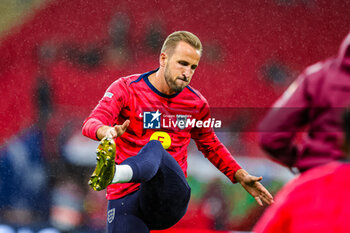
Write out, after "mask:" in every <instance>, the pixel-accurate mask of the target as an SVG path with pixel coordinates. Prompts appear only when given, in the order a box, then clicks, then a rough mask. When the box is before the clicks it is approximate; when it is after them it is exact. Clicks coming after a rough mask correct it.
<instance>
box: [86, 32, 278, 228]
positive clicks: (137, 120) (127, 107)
mask: <svg viewBox="0 0 350 233" xmlns="http://www.w3.org/2000/svg"><path fill="white" fill-rule="evenodd" d="M201 54H202V45H201V42H200V40H199V39H198V37H197V36H195V35H194V34H192V33H190V32H187V31H177V32H174V33H172V34H170V35H169V36H168V37H167V39H166V40H165V42H164V44H163V47H162V50H161V54H160V56H159V68H158V69H156V70H153V71H150V72H147V73H144V74H141V75H139V74H136V75H131V76H128V77H122V78H120V79H118V80H116V81H115V82H114V83H112V85H111V86H110V87H109V88H108V89H107V91H106V93H105V95H104V96H103V98H102V99H101V100H100V102H99V103H98V105H97V106H96V108H95V109H94V110H93V111H92V113H91V114H90V116H89V117H88V118H87V119H86V120H85V122H84V125H83V134H84V135H85V136H88V137H90V138H92V139H95V140H101V139H102V140H101V142H100V146H99V148H98V151H97V159H98V161H97V167H96V169H95V171H94V173H93V176H92V178H91V180H90V185H91V186H92V187H93V188H94V189H95V190H102V189H104V188H105V187H106V186H107V185H108V187H107V199H108V200H109V201H108V216H107V231H108V232H110V233H111V232H138V233H142V232H149V231H150V230H152V229H166V228H169V227H171V226H172V225H174V224H175V223H176V222H178V221H179V220H180V218H181V217H182V216H183V215H184V214H185V212H186V208H187V205H188V202H189V199H190V187H189V186H188V183H187V181H186V178H185V176H186V169H187V146H188V145H189V143H190V139H191V138H193V139H194V141H195V142H196V144H197V147H198V149H199V150H200V151H201V152H202V153H203V154H204V155H205V157H206V158H207V159H208V160H209V161H210V162H211V163H213V164H214V165H215V166H216V167H217V168H218V169H219V170H220V171H221V172H223V173H224V174H225V175H226V176H227V177H228V178H229V179H230V180H231V181H232V182H233V183H235V182H238V183H240V184H241V185H242V186H243V187H244V188H245V189H246V190H247V191H248V192H249V193H250V194H251V195H252V196H253V197H254V198H255V199H256V201H257V202H258V203H259V204H260V205H263V202H265V203H267V204H270V203H272V202H273V199H272V196H271V195H270V193H269V192H268V191H267V190H266V189H265V188H264V187H263V186H262V185H261V184H260V183H259V181H260V180H261V179H262V177H255V176H252V175H249V174H248V172H246V171H245V170H244V169H242V168H241V167H240V166H239V164H238V163H237V162H236V161H235V159H234V158H233V157H232V155H231V154H230V153H229V151H228V150H227V149H226V148H225V146H224V145H223V144H222V143H221V142H220V141H219V140H218V138H217V137H216V135H215V133H214V130H213V128H212V127H211V126H213V125H215V124H216V123H215V122H213V119H211V118H210V113H209V106H208V103H207V101H206V99H205V98H204V97H203V96H202V95H201V94H200V93H199V92H198V91H197V90H195V89H193V88H192V87H190V86H189V85H188V84H189V83H190V81H191V79H192V76H193V74H194V71H195V69H196V68H197V66H198V63H199V60H200V57H201ZM110 138H113V139H114V140H115V144H114V142H113V141H111V140H110ZM114 146H115V149H114ZM114 150H116V157H115V162H116V164H117V165H115V166H114V161H112V158H113V152H114Z"/></svg>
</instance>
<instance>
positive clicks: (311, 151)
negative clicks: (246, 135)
mask: <svg viewBox="0 0 350 233" xmlns="http://www.w3.org/2000/svg"><path fill="white" fill-rule="evenodd" d="M349 105H350V33H349V34H348V36H347V37H346V38H345V39H344V41H343V43H342V45H341V47H340V50H339V55H338V57H336V58H330V59H328V60H326V61H324V62H319V63H317V64H315V65H312V66H310V67H308V68H307V69H306V70H305V71H304V72H303V73H302V74H301V75H300V76H299V77H298V78H297V80H296V81H295V82H294V83H293V84H292V85H291V86H290V87H289V88H288V89H287V90H286V91H285V93H284V94H283V95H282V96H281V97H280V98H279V99H278V100H277V101H276V103H275V104H274V105H273V107H272V109H271V110H270V111H269V113H268V114H267V116H266V117H265V118H264V119H263V121H262V122H261V124H260V127H259V131H260V145H261V147H262V148H263V149H264V150H265V151H266V152H268V153H269V154H270V155H271V156H272V157H273V158H275V159H276V160H277V161H279V162H281V163H282V164H284V165H287V166H290V167H291V166H295V167H297V168H299V169H300V170H301V171H304V170H307V169H309V168H312V167H315V166H319V165H322V164H325V163H328V162H330V161H333V160H337V159H339V158H340V157H342V155H343V152H342V151H341V148H340V144H341V143H342V135H343V132H342V131H343V130H342V126H341V116H342V113H343V110H344V108H345V107H347V106H349ZM305 127H306V128H305ZM302 131H303V132H306V133H307V135H304V137H302V138H301V140H295V139H296V138H298V137H296V135H297V133H298V132H302Z"/></svg>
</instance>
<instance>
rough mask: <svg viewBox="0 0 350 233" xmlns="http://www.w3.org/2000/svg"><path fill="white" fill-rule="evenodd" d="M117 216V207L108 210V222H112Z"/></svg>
mask: <svg viewBox="0 0 350 233" xmlns="http://www.w3.org/2000/svg"><path fill="white" fill-rule="evenodd" d="M114 216H115V208H113V209H110V210H108V212H107V221H108V223H112V222H113V220H114Z"/></svg>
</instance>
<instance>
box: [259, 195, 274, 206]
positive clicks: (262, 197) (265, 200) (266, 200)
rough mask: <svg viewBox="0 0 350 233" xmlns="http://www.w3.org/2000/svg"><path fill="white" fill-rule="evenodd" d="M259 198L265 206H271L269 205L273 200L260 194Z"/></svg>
mask: <svg viewBox="0 0 350 233" xmlns="http://www.w3.org/2000/svg"><path fill="white" fill-rule="evenodd" d="M259 197H260V199H261V200H262V201H263V202H265V203H266V204H269V205H271V204H272V203H273V200H272V199H271V198H269V197H267V196H265V195H263V194H261V195H260V196H259Z"/></svg>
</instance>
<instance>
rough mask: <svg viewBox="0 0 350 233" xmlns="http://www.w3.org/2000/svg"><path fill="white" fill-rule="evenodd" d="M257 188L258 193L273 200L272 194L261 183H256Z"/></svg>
mask: <svg viewBox="0 0 350 233" xmlns="http://www.w3.org/2000/svg"><path fill="white" fill-rule="evenodd" d="M257 188H258V189H259V191H260V195H262V196H264V197H265V198H266V199H269V200H271V201H272V202H273V196H272V195H271V193H270V192H269V191H268V190H267V189H266V188H265V187H264V186H263V185H262V184H260V183H257Z"/></svg>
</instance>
